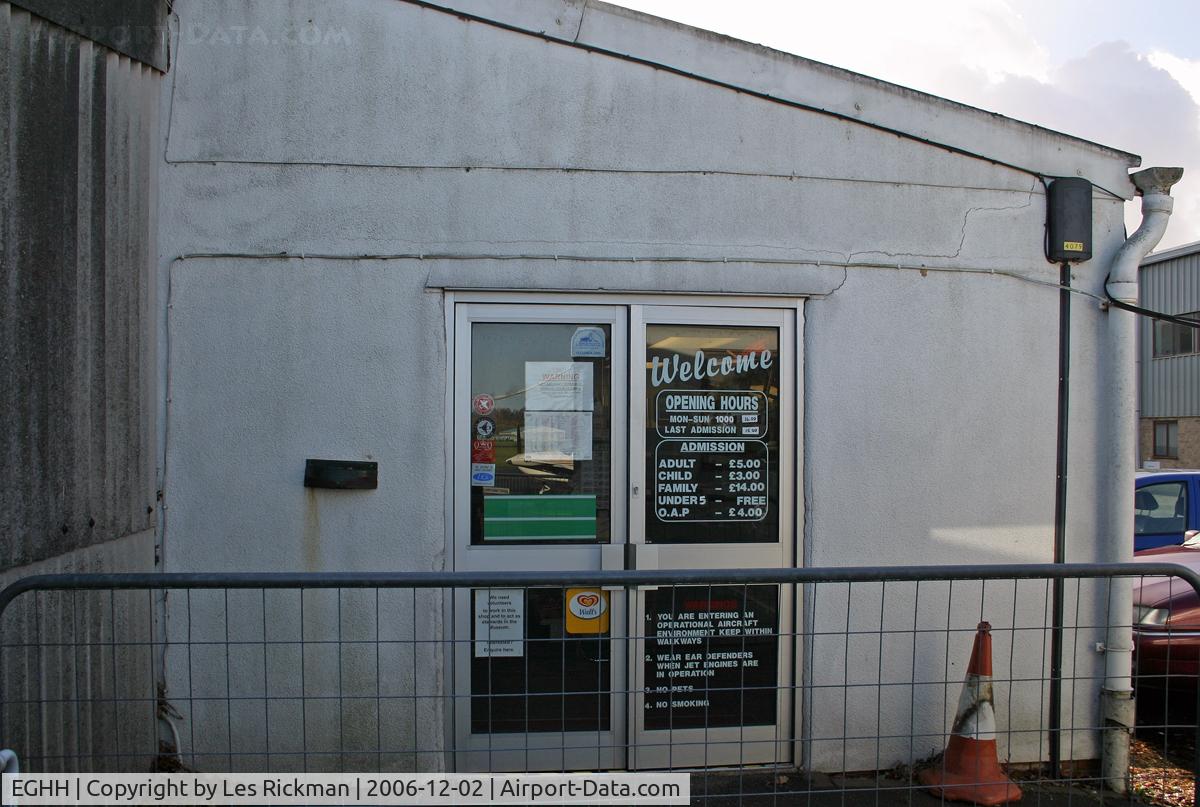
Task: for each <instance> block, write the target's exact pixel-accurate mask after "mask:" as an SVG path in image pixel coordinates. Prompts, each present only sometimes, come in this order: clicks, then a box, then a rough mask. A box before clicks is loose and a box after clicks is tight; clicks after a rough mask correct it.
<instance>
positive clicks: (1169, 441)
mask: <svg viewBox="0 0 1200 807" xmlns="http://www.w3.org/2000/svg"><path fill="white" fill-rule="evenodd" d="M1154 456H1156V457H1165V458H1168V459H1169V458H1174V457H1178V456H1179V423H1178V422H1177V421H1174V420H1160V421H1156V422H1155V423H1154Z"/></svg>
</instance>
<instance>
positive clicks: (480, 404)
mask: <svg viewBox="0 0 1200 807" xmlns="http://www.w3.org/2000/svg"><path fill="white" fill-rule="evenodd" d="M495 408H496V399H495V398H493V397H492V396H491V395H488V394H487V393H486V392H481V393H479V394H478V395H476V396H475V397H474V398H472V399H471V410H472V411H474V412H475V414H477V415H490V414H492V410H493V409H495Z"/></svg>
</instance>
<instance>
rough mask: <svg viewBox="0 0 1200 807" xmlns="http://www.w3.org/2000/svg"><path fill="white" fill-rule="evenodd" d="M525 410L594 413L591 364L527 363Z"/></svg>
mask: <svg viewBox="0 0 1200 807" xmlns="http://www.w3.org/2000/svg"><path fill="white" fill-rule="evenodd" d="M525 408H526V409H540V410H543V411H545V410H550V411H555V412H591V411H592V365H591V364H589V363H588V362H584V361H527V362H525Z"/></svg>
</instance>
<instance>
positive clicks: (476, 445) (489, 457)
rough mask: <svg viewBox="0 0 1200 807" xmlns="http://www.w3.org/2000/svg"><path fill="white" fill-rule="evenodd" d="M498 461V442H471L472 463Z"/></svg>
mask: <svg viewBox="0 0 1200 807" xmlns="http://www.w3.org/2000/svg"><path fill="white" fill-rule="evenodd" d="M495 461H496V441H495V440H472V441H471V462H495Z"/></svg>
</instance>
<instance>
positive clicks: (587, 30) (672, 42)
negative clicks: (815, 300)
mask: <svg viewBox="0 0 1200 807" xmlns="http://www.w3.org/2000/svg"><path fill="white" fill-rule="evenodd" d="M405 1H406V2H410V3H414V4H416V5H420V6H423V7H426V8H431V9H435V10H440V11H443V12H445V13H449V14H454V15H457V16H459V17H465V18H467V19H473V20H476V21H479V22H483V23H485V24H486V23H492V24H495V25H498V26H500V27H503V28H506V29H510V30H515V31H519V32H521V33H525V34H529V35H532V36H538V37H541V38H543V39H549V40H552V41H555V42H558V43H561V44H563V45H568V46H575V47H580V48H584V49H587V50H590V51H600V52H601V53H602V54H604V55H609V56H612V57H617V58H622V57H623V58H629V59H631V60H633V61H636V62H640V63H644V64H648V65H654V66H661V67H663V68H666V69H670V70H672V71H673V72H675V73H677V74H680V75H681V76H685V77H690V78H693V79H695V80H699V81H706V82H709V83H715V84H719V85H724V86H729V87H731V88H734V89H741V90H744V91H747V92H751V93H754V94H756V95H759V96H762V97H764V98H768V99H770V100H774V101H777V102H780V103H786V104H790V105H793V106H798V107H803V108H806V109H808V110H810V111H813V112H817V113H826V114H829V115H831V116H834V117H837V118H841V119H843V120H847V121H852V122H857V123H861V124H863V125H865V126H870V127H873V128H877V129H885V130H891V131H894V132H897V133H903V134H904V135H905V136H910V137H913V138H914V139H917V140H921V141H925V142H927V143H929V144H930V145H932V146H935V147H936V146H944V147H949V148H950V149H951V150H956V151H959V152H961V153H964V154H968V155H973V156H977V157H980V158H982V159H985V160H989V161H992V162H995V163H999V164H1007V165H1009V167H1021V168H1022V169H1023V170H1028V171H1029V172H1030V173H1034V174H1038V175H1042V176H1046V177H1062V176H1082V177H1086V178H1087V179H1089V180H1090V181H1091V182H1092V183H1093V184H1094V185H1096V186H1098V187H1099V188H1101V189H1103V190H1106V191H1108V192H1110V193H1112V194H1113V195H1115V196H1119V197H1120V198H1123V199H1132V198H1133V197H1134V195H1135V189H1134V187H1133V184H1132V183H1131V182H1130V181H1129V178H1128V171H1129V169H1130V168H1135V167H1137V166H1139V165H1141V158H1140V157H1139V156H1138V155H1135V154H1131V153H1129V152H1126V151H1121V150H1120V149H1116V148H1113V147H1110V146H1105V145H1103V144H1100V143H1095V142H1093V141H1090V140H1086V139H1083V138H1080V137H1076V136H1074V135H1069V134H1065V133H1062V132H1058V131H1055V130H1053V129H1048V128H1046V127H1042V126H1038V125H1036V124H1032V123H1027V122H1025V121H1020V120H1017V119H1016V118H1009V117H1006V116H1004V115H1001V114H999V113H996V112H989V111H987V110H983V109H980V108H978V107H973V106H970V105H969V104H964V103H961V102H958V101H952V100H949V99H946V98H941V97H940V96H936V95H933V94H931V93H926V92H922V91H919V90H913V89H911V88H908V87H904V86H903V85H900V84H895V83H892V82H887V81H884V80H882V79H877V78H874V77H872V76H867V75H865V74H862V73H856V72H854V71H852V70H847V69H845V68H841V67H835V66H833V65H829V64H825V63H823V62H817V61H814V60H812V59H807V58H805V57H803V56H797V55H795V54H791V53H787V52H785V51H780V50H776V49H774V48H769V47H767V46H765V45H759V44H755V43H752V42H747V41H745V40H740V39H736V38H734V37H731V36H728V35H726V34H720V33H716V32H713V31H707V30H705V29H702V28H696V27H694V26H690V25H686V24H684V23H680V22H676V21H674V20H668V19H665V18H662V17H656V16H654V15H652V14H647V13H645V12H641V11H636V10H634V9H629V8H625V7H623V6H618V5H613V4H612V3H608V2H604V1H603V0H522V2H521V3H519V4H508V3H503V2H501V0H405ZM731 56H732V57H736V58H730V57H731ZM822 78H825V79H827V80H826V81H820V79H822ZM914 102H916V104H919V105H920V106H922V107H924V109H920V108H914V106H913V105H914ZM930 108H932V109H930ZM1047 141H1049V142H1047Z"/></svg>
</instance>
